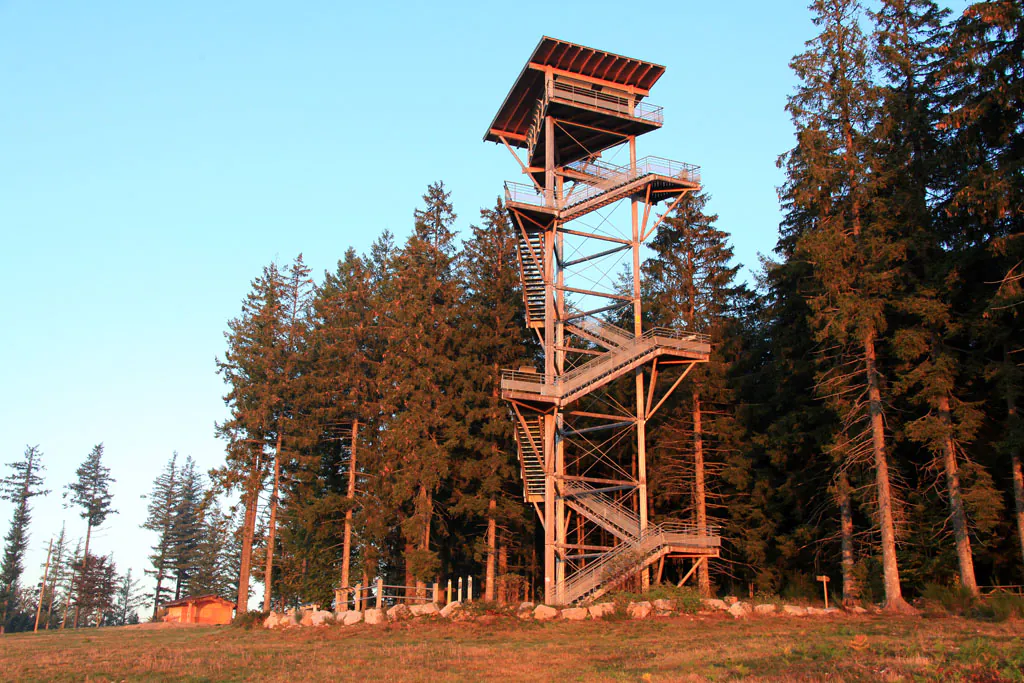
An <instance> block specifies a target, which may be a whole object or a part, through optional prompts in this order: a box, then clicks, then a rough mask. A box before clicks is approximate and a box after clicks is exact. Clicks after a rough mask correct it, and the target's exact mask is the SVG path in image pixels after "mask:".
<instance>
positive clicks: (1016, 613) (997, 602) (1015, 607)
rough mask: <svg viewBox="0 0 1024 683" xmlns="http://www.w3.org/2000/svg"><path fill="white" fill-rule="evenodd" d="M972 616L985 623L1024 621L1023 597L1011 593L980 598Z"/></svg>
mask: <svg viewBox="0 0 1024 683" xmlns="http://www.w3.org/2000/svg"><path fill="white" fill-rule="evenodd" d="M972 616H974V617H976V618H978V619H984V620H986V621H1000V622H1001V621H1006V620H1007V619H1010V618H1014V619H1024V597H1021V596H1019V595H1013V594H1012V593H996V594H994V595H989V596H987V597H985V598H982V599H981V600H979V601H978V602H977V604H976V605H975V607H974V609H973V611H972Z"/></svg>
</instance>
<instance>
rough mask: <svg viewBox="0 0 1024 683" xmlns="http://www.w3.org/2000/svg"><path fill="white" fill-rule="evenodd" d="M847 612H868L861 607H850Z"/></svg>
mask: <svg viewBox="0 0 1024 683" xmlns="http://www.w3.org/2000/svg"><path fill="white" fill-rule="evenodd" d="M846 611H847V612H849V613H850V614H867V613H868V611H867V610H866V609H864V608H863V607H861V606H860V605H850V606H849V607H847V608H846Z"/></svg>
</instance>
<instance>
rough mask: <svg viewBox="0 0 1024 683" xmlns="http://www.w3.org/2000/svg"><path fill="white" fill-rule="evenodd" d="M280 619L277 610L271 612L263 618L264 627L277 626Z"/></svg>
mask: <svg viewBox="0 0 1024 683" xmlns="http://www.w3.org/2000/svg"><path fill="white" fill-rule="evenodd" d="M279 619H280V617H278V615H277V612H271V613H270V614H268V615H267V618H266V619H264V620H263V628H277V625H278V624H277V622H278V620H279Z"/></svg>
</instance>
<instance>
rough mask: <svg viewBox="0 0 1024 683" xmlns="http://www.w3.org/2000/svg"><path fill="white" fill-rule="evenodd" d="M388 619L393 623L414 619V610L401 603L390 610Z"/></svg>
mask: <svg viewBox="0 0 1024 683" xmlns="http://www.w3.org/2000/svg"><path fill="white" fill-rule="evenodd" d="M388 619H389V620H391V621H405V620H406V619H412V610H410V609H409V606H408V605H406V604H405V603H404V602H400V603H398V604H397V605H395V606H394V607H392V608H391V609H389V610H388Z"/></svg>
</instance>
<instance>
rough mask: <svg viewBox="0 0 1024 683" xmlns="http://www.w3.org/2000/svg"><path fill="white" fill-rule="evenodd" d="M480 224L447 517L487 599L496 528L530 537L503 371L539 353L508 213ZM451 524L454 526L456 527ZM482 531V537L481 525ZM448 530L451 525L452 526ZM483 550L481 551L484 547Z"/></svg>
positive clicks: (466, 276) (492, 582) (470, 266)
mask: <svg viewBox="0 0 1024 683" xmlns="http://www.w3.org/2000/svg"><path fill="white" fill-rule="evenodd" d="M480 217H481V219H482V225H479V226H477V225H473V226H471V227H470V231H471V234H472V236H471V238H470V239H469V240H467V241H466V242H465V244H464V246H463V252H462V259H461V278H460V279H461V280H462V282H463V287H464V292H463V300H462V302H461V309H462V310H461V312H460V314H459V316H458V328H457V330H456V335H457V348H458V355H457V357H456V359H455V362H456V363H457V367H456V373H455V376H456V382H457V384H456V390H457V394H458V396H459V401H458V403H457V405H456V413H457V419H456V420H455V426H456V429H457V432H456V433H457V434H458V437H457V438H458V440H459V446H460V447H459V448H458V449H457V451H456V455H457V462H456V467H455V472H454V485H453V486H452V492H451V503H450V508H449V513H450V515H452V516H456V517H458V518H464V519H465V521H466V524H467V526H468V530H469V532H470V533H471V535H472V536H475V537H476V538H478V539H481V540H482V541H483V543H482V544H481V543H477V546H478V551H477V552H478V554H479V555H481V556H483V558H484V586H483V588H484V599H486V600H494V599H496V598H498V597H503V596H499V595H498V592H497V590H496V588H497V585H496V583H497V579H498V577H497V571H498V568H497V566H496V564H497V553H498V535H499V534H498V529H499V527H500V528H503V529H515V530H516V535H517V536H519V535H526V536H527V537H530V536H529V534H530V532H531V531H532V514H530V515H529V517H527V515H526V514H524V513H529V510H528V508H526V507H524V506H523V504H522V498H521V496H522V488H521V484H520V483H519V482H518V472H517V470H518V467H517V465H516V462H515V458H514V454H515V450H516V446H515V441H514V437H513V431H512V423H511V421H510V420H509V419H508V407H507V404H506V403H505V402H504V401H502V399H501V392H500V386H499V377H500V370H501V369H502V368H508V367H516V366H517V365H519V364H521V363H522V362H523V361H524V359H526V358H528V357H529V356H530V355H532V354H531V350H532V351H534V352H535V351H536V338H535V337H532V336H531V335H530V334H529V329H528V328H527V327H526V325H525V322H524V320H523V315H524V313H523V306H522V295H521V293H520V289H519V287H520V285H519V273H518V266H517V261H516V258H517V257H516V234H515V229H514V227H513V226H512V224H511V222H510V221H509V218H508V214H507V213H506V212H505V207H504V206H503V204H502V203H501V202H500V201H499V202H498V203H497V204H496V205H495V207H494V208H493V209H483V210H481V212H480ZM454 521H455V520H452V522H454ZM481 523H484V524H485V525H486V527H485V531H484V533H483V534H481V533H480V530H479V525H480V524H481ZM450 526H451V524H450ZM481 546H482V547H481Z"/></svg>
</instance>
